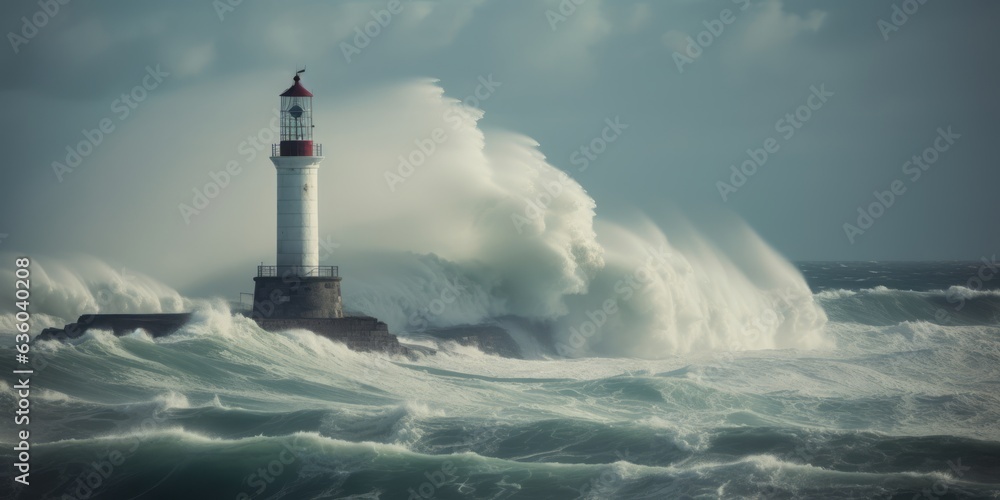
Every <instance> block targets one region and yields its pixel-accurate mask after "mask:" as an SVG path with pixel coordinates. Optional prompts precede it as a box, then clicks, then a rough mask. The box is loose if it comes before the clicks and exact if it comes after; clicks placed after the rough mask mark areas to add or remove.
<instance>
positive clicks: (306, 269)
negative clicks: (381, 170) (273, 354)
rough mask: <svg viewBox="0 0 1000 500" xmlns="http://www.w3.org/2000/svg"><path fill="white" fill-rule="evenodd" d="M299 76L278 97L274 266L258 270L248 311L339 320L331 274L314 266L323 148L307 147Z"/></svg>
mask: <svg viewBox="0 0 1000 500" xmlns="http://www.w3.org/2000/svg"><path fill="white" fill-rule="evenodd" d="M304 72H305V69H301V70H299V71H296V72H295V77H294V78H293V79H292V80H293V82H294V83H293V84H292V86H291V87H288V89H287V90H285V91H284V92H282V93H281V113H280V134H279V135H280V140H281V142H280V143H278V144H274V145H272V146H271V162H272V163H274V168H275V170H276V171H277V174H278V203H277V209H278V232H277V264H276V265H274V266H263V265H262V266H259V267H258V269H257V277H256V278H254V282H255V286H254V309H255V312H257V313H259V314H261V315H264V316H267V317H272V318H340V317H343V309H342V306H341V296H340V277H339V276H338V272H337V268H336V267H334V266H320V263H319V208H318V207H319V185H318V178H319V164H320V163H321V162H322V161H323V148H322V146H321V145H320V144H317V143H315V142H313V121H312V98H313V95H312V93H311V92H309V91H308V90H306V88H305V87H303V86H302V82H301V80H302V78H301V77H300V76H299V75H300V74H302V73H304Z"/></svg>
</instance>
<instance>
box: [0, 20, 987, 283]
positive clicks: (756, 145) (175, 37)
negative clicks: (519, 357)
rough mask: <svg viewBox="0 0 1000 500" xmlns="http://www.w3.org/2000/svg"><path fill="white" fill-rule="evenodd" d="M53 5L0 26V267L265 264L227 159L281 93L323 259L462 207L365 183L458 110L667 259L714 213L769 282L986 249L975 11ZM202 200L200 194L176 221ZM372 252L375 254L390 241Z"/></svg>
mask: <svg viewBox="0 0 1000 500" xmlns="http://www.w3.org/2000/svg"><path fill="white" fill-rule="evenodd" d="M576 2H580V3H581V4H580V5H576ZM52 3H53V4H55V5H57V6H58V10H57V11H55V12H53V11H54V10H55V7H54V6H48V7H46V8H48V10H49V12H48V13H46V12H44V11H43V7H42V6H40V5H41V4H40V3H39V2H35V1H11V2H5V3H4V5H3V7H2V10H3V12H4V15H3V16H2V17H0V19H2V23H3V24H2V28H3V29H2V31H3V32H5V33H6V37H5V39H6V42H7V45H6V46H5V47H3V48H0V63H2V65H3V68H4V71H3V72H2V74H0V102H2V105H3V109H4V110H5V111H6V118H7V119H6V120H4V122H3V125H2V128H3V129H2V131H3V137H4V139H3V141H4V146H5V147H4V151H5V155H4V161H3V163H2V165H0V185H2V192H3V194H2V196H0V213H2V214H3V216H2V218H0V235H4V236H3V237H2V240H0V250H2V251H4V252H16V253H26V254H40V255H87V256H96V257H98V258H101V259H103V260H106V261H108V262H111V263H112V265H124V266H131V267H134V268H139V269H142V270H143V272H145V273H147V274H150V275H152V276H156V277H157V278H159V279H163V280H164V281H165V282H167V283H170V284H172V285H174V286H181V287H183V286H185V284H187V283H188V281H190V280H188V281H185V280H182V279H180V278H176V277H175V275H177V274H179V273H180V274H183V273H182V271H183V270H185V269H191V268H192V267H197V266H195V263H197V262H199V261H204V262H207V263H208V264H209V265H208V266H202V274H204V273H205V272H204V269H205V268H206V267H207V268H210V271H208V273H209V274H211V273H218V274H220V275H221V274H227V273H229V274H232V273H237V270H241V269H242V270H245V269H246V266H247V265H248V264H256V263H259V262H261V261H264V262H269V261H270V260H272V259H273V238H274V215H273V205H274V194H273V189H274V188H273V186H274V172H273V167H272V166H271V164H270V162H269V161H268V160H267V158H266V157H267V156H268V153H269V148H266V150H265V149H261V148H256V146H254V145H253V142H252V141H248V138H249V137H254V136H258V137H260V136H261V134H264V135H263V137H265V138H266V136H267V132H266V130H267V129H268V124H269V123H270V118H271V116H272V112H273V109H274V108H275V107H276V105H277V94H278V93H280V92H281V91H282V90H283V89H284V88H285V87H287V86H288V85H289V84H290V77H291V75H292V73H293V72H294V70H295V69H297V68H301V67H303V66H305V67H307V68H308V69H307V72H306V74H305V79H304V83H306V85H307V87H308V88H310V90H312V91H313V92H314V93H315V94H316V96H317V98H316V103H315V107H316V108H317V111H316V113H317V121H316V127H317V129H316V134H317V140H318V141H320V142H322V143H324V145H325V150H324V152H325V155H326V156H327V160H326V162H325V163H324V166H323V170H322V172H321V174H320V175H321V188H322V192H323V193H324V198H323V199H322V200H321V204H322V205H321V209H322V211H323V224H324V225H323V230H322V231H321V233H322V234H324V235H329V234H333V235H334V236H335V238H334V240H335V243H333V242H332V241H333V240H331V244H332V245H333V246H335V247H337V248H341V247H345V248H349V247H350V245H351V241H352V238H353V236H352V232H351V230H352V228H357V227H358V226H360V225H365V226H366V227H371V224H375V222H374V220H375V218H372V217H368V216H367V215H366V213H367V212H369V211H372V212H376V213H378V214H379V217H378V219H379V220H380V221H382V222H385V221H387V220H390V219H392V218H393V214H397V215H399V214H400V213H401V212H405V211H407V210H408V209H407V207H413V206H416V205H419V204H422V203H431V201H432V199H433V198H438V197H440V196H441V192H442V190H448V191H449V192H461V191H462V190H463V189H464V187H463V186H464V184H463V183H464V182H465V181H459V180H456V181H455V182H454V183H453V185H449V182H448V179H442V178H440V177H430V175H428V179H431V178H433V179H434V180H435V182H434V184H435V186H436V187H433V188H432V187H428V186H426V183H425V184H420V183H418V182H416V181H414V182H412V183H410V184H409V185H407V184H402V185H398V186H395V187H396V188H399V190H403V188H407V189H409V192H407V193H404V194H398V192H397V190H394V189H390V186H388V184H387V181H386V174H387V172H388V173H394V172H398V170H397V168H398V167H397V164H396V163H397V162H396V161H395V159H396V158H398V156H399V155H401V154H402V155H406V154H408V153H409V152H412V151H413V150H414V148H415V146H414V144H415V143H414V141H419V140H421V139H426V138H427V137H430V136H431V131H432V130H433V128H427V129H426V130H425V129H421V128H420V127H409V128H407V124H413V123H424V122H423V121H422V117H424V116H425V115H427V114H428V113H431V114H433V113H438V112H439V111H438V108H435V107H430V106H423V105H422V104H420V103H419V102H417V101H419V100H420V99H421V98H422V97H421V96H423V98H428V99H434V98H436V99H442V98H452V99H457V100H463V101H464V102H465V104H466V105H467V106H474V107H478V108H480V109H481V110H482V112H483V116H482V118H481V119H480V120H479V121H478V124H477V125H476V126H477V127H478V128H479V129H482V130H487V131H496V132H492V133H495V134H508V136H511V137H516V138H517V139H516V140H517V141H522V142H527V143H529V144H530V146H531V147H532V148H535V149H537V151H538V152H540V153H541V154H542V155H544V157H545V161H546V162H548V163H549V164H551V165H552V166H555V167H557V168H559V169H562V170H563V171H565V172H566V173H567V174H569V176H570V177H571V178H572V180H573V181H575V182H577V183H579V184H580V185H581V186H582V187H583V189H585V190H586V192H587V193H588V194H589V195H590V197H592V198H593V200H594V201H595V202H596V209H595V212H596V214H597V219H598V220H602V219H604V218H611V219H614V218H616V217H627V216H629V214H635V213H644V214H647V215H648V216H649V217H650V218H651V219H652V220H653V221H656V222H658V223H660V225H661V227H662V229H663V231H664V233H665V234H666V235H667V236H668V237H669V236H670V234H671V227H670V222H669V221H670V220H673V217H674V216H676V215H678V214H680V215H681V216H683V217H685V218H687V219H689V220H691V221H693V223H694V224H695V225H699V224H703V225H711V224H712V222H711V221H712V220H715V219H716V217H717V216H718V215H719V214H722V215H727V214H730V215H732V214H735V215H736V216H737V217H739V218H742V219H743V220H745V221H746V222H747V224H748V225H749V226H750V227H752V228H753V229H754V230H756V231H757V232H758V233H759V234H760V236H761V237H762V238H763V239H764V240H765V241H767V242H768V243H769V244H771V245H772V246H773V247H774V248H775V249H776V250H777V251H778V252H780V253H782V254H783V255H785V256H786V257H788V258H789V259H792V260H930V259H969V260H978V259H979V258H981V257H983V256H990V255H993V254H994V253H995V252H996V250H997V249H998V248H1000V231H998V230H997V229H998V228H997V213H998V210H997V209H998V208H1000V202H998V201H997V196H996V194H997V193H996V189H997V186H1000V169H997V168H996V167H997V164H996V163H997V160H996V158H997V156H996V150H997V144H996V139H997V135H998V134H997V132H998V126H997V119H996V117H997V116H998V114H1000V105H998V104H1000V99H998V97H997V94H996V89H997V88H1000V79H998V74H1000V73H998V70H997V64H996V63H997V49H996V48H997V47H1000V31H997V30H996V29H995V26H994V22H995V19H997V16H998V15H1000V5H998V4H997V3H996V2H988V1H964V2H945V1H942V0H928V1H927V2H926V3H924V4H923V5H919V4H918V3H917V2H915V1H911V2H900V1H897V2H893V1H869V0H853V1H844V0H828V1H812V2H807V1H793V0H719V1H694V0H671V1H655V2H654V1H610V0H585V1H581V0H575V1H571V0H564V1H562V2H560V1H556V0H550V1H527V0H514V1H511V0H504V1H500V0H470V1H457V0H456V1H444V0H442V1H419V0H409V1H405V0H404V1H402V2H401V3H399V4H398V5H397V4H396V3H395V2H388V1H382V0H375V1H366V2H354V1H352V2H340V1H326V2H323V1H284V2H253V1H243V2H242V3H238V2H237V1H235V0H233V1H231V2H226V1H225V0H223V1H216V2H212V1H209V0H199V1H183V2H169V3H167V2H148V1H129V2H126V1H114V2H110V1H109V2H70V3H69V4H67V5H58V3H57V2H52ZM42 4H44V2H42ZM231 4H237V5H235V6H234V5H231ZM907 12H909V13H907ZM366 31H367V34H366V33H365V32H366ZM441 91H443V97H442V96H441V95H439V93H440V92H441ZM611 124H615V125H614V126H611ZM102 127H103V128H105V129H106V131H105V132H101V131H100V129H101V128H102ZM88 137H89V138H88ZM462 140H463V141H472V142H475V141H476V140H477V139H476V138H475V137H471V138H466V139H462ZM532 141H533V142H532ZM81 142H89V143H90V144H84V145H83V146H81ZM536 143H537V145H536ZM248 144H249V146H248ZM67 148H69V150H73V151H75V153H77V154H80V158H79V162H78V163H79V164H78V165H75V166H73V165H72V164H73V163H75V162H76V161H75V160H76V159H75V158H74V157H73V156H74V155H73V153H71V152H69V151H68V150H67ZM582 148H585V149H582ZM251 149H253V151H254V152H253V153H251V152H250V151H251ZM442 150H443V149H442ZM765 150H769V151H770V152H768V151H765ZM258 153H259V154H258ZM765 154H766V159H765V157H764V155H765ZM68 156H69V158H67V157H68ZM444 156H445V155H438V157H434V156H432V157H431V158H430V159H429V160H428V165H431V164H434V163H435V162H439V161H446V160H447V158H445V157H444ZM914 156H917V157H918V158H917V161H916V162H914V160H913V157H914ZM755 158H756V159H755ZM227 165H236V170H235V172H236V173H235V174H234V175H231V176H230V178H229V179H228V181H224V180H220V179H222V177H220V175H222V174H220V173H219V172H224V171H225V170H226V166H227ZM921 165H922V166H921ZM741 167H742V168H743V169H744V173H740V174H736V173H734V171H738V170H739V169H740V168H741ZM924 167H926V168H924ZM430 168H431V167H428V169H430ZM470 168H471V167H470ZM417 170H418V171H419V170H420V169H419V167H418V168H417ZM500 170H502V168H500ZM495 171H496V169H494V170H491V172H495ZM747 174H749V175H747ZM490 175H496V174H495V173H493V174H490ZM213 176H214V177H213ZM415 177H416V175H415ZM455 178H456V179H459V177H455ZM407 182H409V181H407ZM210 183H215V184H217V185H220V187H221V190H220V193H219V194H218V195H217V196H213V197H212V199H211V200H210V202H209V203H208V206H207V207H205V208H204V209H202V210H199V211H198V213H197V214H196V215H190V213H188V216H185V215H184V211H183V210H182V209H181V208H180V206H181V205H188V206H192V207H194V206H195V203H196V202H197V200H196V199H195V198H197V192H198V191H199V189H200V190H201V191H202V192H204V189H205V186H206V184H210ZM411 186H412V189H410V187H411ZM209 189H211V188H209ZM894 189H895V191H896V192H895V193H893V192H892V191H893V190H894ZM359 193H360V194H359ZM877 193H878V194H877ZM399 200H403V201H405V203H402V202H399ZM455 206H458V205H455ZM386 207H388V208H386ZM454 209H456V210H457V208H454ZM859 209H860V211H861V212H859ZM862 212H863V214H862ZM869 217H870V219H869ZM859 218H860V219H861V220H859ZM397 220H400V221H403V220H405V218H404V219H397ZM448 220H449V219H448V218H447V217H444V216H442V215H441V214H434V212H433V211H431V212H428V215H426V217H425V219H424V220H423V224H422V225H421V229H420V231H421V232H425V231H426V232H430V233H434V234H439V236H438V237H440V238H444V237H445V236H441V235H447V234H452V233H454V231H453V229H454V228H452V227H450V226H448ZM358 221H363V223H362V222H358ZM845 224H850V226H845ZM397 226H399V227H396V226H393V225H392V224H388V223H386V224H383V225H382V226H379V227H380V230H379V231H380V232H381V233H382V234H383V235H384V236H385V237H387V238H397V239H399V238H408V237H409V236H407V235H406V234H405V231H406V230H413V227H414V225H413V224H412V221H407V222H406V223H405V224H404V223H403V222H400V223H399V224H397ZM359 230H360V229H359ZM455 237H456V238H459V237H460V236H455ZM372 238H375V237H374V236H371V235H369V239H372ZM372 241H374V240H372ZM433 241H434V240H433V239H432V240H426V241H422V242H420V243H419V244H415V246H414V247H413V248H409V250H412V251H415V252H428V253H429V252H434V251H435V248H434V244H433ZM239 273H242V274H246V273H245V271H239ZM242 274H241V275H242ZM192 286H193V285H192Z"/></svg>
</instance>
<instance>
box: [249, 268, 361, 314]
mask: <svg viewBox="0 0 1000 500" xmlns="http://www.w3.org/2000/svg"><path fill="white" fill-rule="evenodd" d="M253 281H254V290H253V317H254V318H265V319H300V318H343V317H344V307H343V302H342V300H341V296H340V277H338V276H304V277H303V276H287V277H278V276H257V277H255V278H254V279H253Z"/></svg>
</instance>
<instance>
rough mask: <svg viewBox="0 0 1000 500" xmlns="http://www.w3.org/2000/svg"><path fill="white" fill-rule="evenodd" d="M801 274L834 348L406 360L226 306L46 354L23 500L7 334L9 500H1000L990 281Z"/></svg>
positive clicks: (901, 271) (993, 279) (927, 270)
mask: <svg viewBox="0 0 1000 500" xmlns="http://www.w3.org/2000/svg"><path fill="white" fill-rule="evenodd" d="M797 267H798V270H799V272H801V274H802V276H803V277H804V278H805V280H806V283H808V286H809V289H810V290H811V292H812V295H811V299H812V301H813V302H815V304H817V305H818V306H819V307H820V308H822V311H823V312H824V313H825V315H826V318H827V319H826V322H825V324H823V325H822V335H823V336H824V337H825V339H826V340H827V341H828V342H827V343H826V344H824V345H822V346H821V347H816V348H801V347H791V348H788V347H770V348H767V347H766V348H743V349H738V350H727V349H724V348H720V349H714V350H713V349H703V350H697V349H688V350H685V352H683V353H682V354H674V355H665V356H655V357H654V359H642V358H643V357H641V356H640V357H623V356H614V355H610V356H609V355H581V356H576V357H571V358H568V357H563V356H559V355H558V354H555V353H553V352H551V351H548V352H542V351H530V350H526V352H528V353H529V354H530V355H529V356H528V357H529V358H530V359H508V358H500V357H496V356H489V355H485V354H483V353H481V352H479V351H478V350H476V349H475V348H472V347H465V346H459V345H455V344H445V345H442V346H439V349H440V350H439V352H438V353H437V354H434V355H419V356H418V357H417V358H416V359H409V358H406V357H393V356H388V355H384V354H378V353H359V352H353V351H350V350H348V349H346V348H345V347H343V346H342V345H339V344H335V343H332V342H330V341H327V340H325V339H322V338H319V337H317V336H315V335H313V334H311V333H309V332H306V331H289V332H285V333H280V334H276V333H268V332H265V331H263V330H261V329H260V328H258V327H257V326H256V325H255V324H254V323H253V322H252V321H251V320H249V319H247V318H245V317H243V316H241V315H239V314H233V313H231V312H230V311H229V310H228V309H227V308H226V307H225V306H223V305H220V304H219V303H211V304H208V305H204V306H202V307H200V308H199V309H198V310H196V313H195V320H194V321H193V322H192V324H190V325H188V326H187V327H185V328H184V329H183V330H182V331H180V332H178V333H176V334H174V335H172V336H169V337H164V338H157V339H152V338H150V337H149V336H148V335H146V334H145V333H143V332H141V331H137V332H134V333H132V334H130V335H127V336H124V337H114V336H113V335H111V334H110V333H106V332H88V333H87V334H85V335H84V336H83V337H82V338H80V339H76V340H73V341H71V342H70V343H68V344H63V343H56V342H43V343H38V344H36V345H35V346H34V347H33V351H32V353H33V354H34V355H35V356H36V357H37V359H36V363H35V364H34V366H35V373H34V374H33V375H31V382H30V385H31V400H30V405H31V406H30V419H31V420H30V425H29V426H28V428H29V429H30V433H31V434H30V436H31V439H30V467H31V468H30V486H26V487H25V486H21V485H19V484H17V483H14V481H13V475H14V472H15V469H13V468H12V467H11V466H10V464H12V463H13V462H14V461H15V455H14V452H13V451H12V449H13V448H14V446H15V445H16V439H15V436H16V429H15V428H20V427H21V426H14V425H13V421H12V417H13V411H14V410H13V409H14V407H15V405H16V404H17V399H18V398H17V397H16V390H15V389H14V385H15V384H16V383H17V382H16V381H15V380H14V378H13V377H12V376H11V375H9V374H10V373H11V370H14V369H18V366H17V364H16V363H15V361H14V352H13V349H12V347H11V346H12V344H13V341H12V339H13V333H12V332H10V331H8V332H6V333H4V335H3V339H4V341H3V346H4V347H3V352H2V353H0V368H2V370H3V373H6V374H8V375H6V376H5V377H4V378H3V382H2V386H0V389H2V390H0V398H2V400H3V407H4V408H5V410H4V411H5V412H6V413H8V415H9V416H7V415H5V416H4V417H3V420H2V421H3V424H0V441H2V442H3V445H4V446H3V452H0V455H2V456H3V462H4V463H5V465H4V469H3V470H4V472H3V476H4V478H3V482H2V484H0V497H2V498H11V499H35V498H52V499H116V500H118V499H122V500H125V499H133V498H137V499H138V498H152V499H160V498H162V499H181V500H184V499H203V498H204V499H250V498H254V499H314V498H315V499H319V498H354V499H362V498H364V499H376V498H378V499H419V498H442V499H447V498H462V499H506V498H537V499H576V498H583V499H605V498H607V499H618V498H621V499H666V498H691V499H694V498H698V499H702V498H705V499H707V498H756V499H772V498H773V499H788V498H885V499H888V498H896V499H915V498H928V499H935V498H942V499H944V498H1000V276H993V274H992V273H993V270H992V268H991V265H990V262H988V261H984V262H922V263H881V262H862V263H859V262H842V263H841V262H808V263H799V264H798V265H797ZM63 319H67V318H63ZM68 320H70V321H72V320H73V318H68ZM604 328H605V329H608V330H609V331H607V332H605V333H606V337H605V339H607V338H608V336H610V337H611V338H614V336H615V335H621V336H622V337H627V336H628V335H630V334H633V333H634V332H626V331H616V330H615V328H626V326H623V325H621V324H614V323H612V322H609V323H608V324H607V325H604ZM394 331H395V332H396V333H402V332H399V331H398V329H397V330H394ZM683 334H684V331H681V335H683ZM400 338H401V340H402V341H404V342H406V341H407V338H406V335H405V334H401V337H400ZM417 342H420V341H419V340H418V341H417ZM742 346H743V347H747V344H742ZM679 352H680V351H679Z"/></svg>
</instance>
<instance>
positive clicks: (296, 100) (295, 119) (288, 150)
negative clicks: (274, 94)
mask: <svg viewBox="0 0 1000 500" xmlns="http://www.w3.org/2000/svg"><path fill="white" fill-rule="evenodd" d="M303 71H305V70H301V71H297V72H296V73H295V78H293V81H294V82H295V83H294V84H292V86H291V87H288V90H285V91H284V92H282V93H281V130H280V134H281V144H280V145H279V151H278V153H279V154H278V155H277V156H321V155H322V154H321V153H320V152H318V151H315V148H314V147H313V140H312V139H313V133H312V129H313V123H312V97H313V95H312V93H311V92H309V91H308V90H306V88H305V87H303V86H302V83H301V82H300V81H299V80H300V78H299V73H302V72H303Z"/></svg>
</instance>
